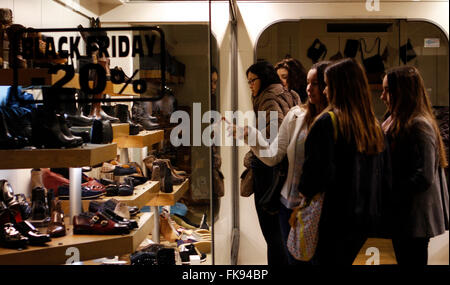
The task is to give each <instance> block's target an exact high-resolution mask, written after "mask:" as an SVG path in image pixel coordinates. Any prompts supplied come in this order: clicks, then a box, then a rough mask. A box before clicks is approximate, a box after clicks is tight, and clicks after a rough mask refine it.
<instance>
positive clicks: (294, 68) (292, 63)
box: [275, 58, 307, 103]
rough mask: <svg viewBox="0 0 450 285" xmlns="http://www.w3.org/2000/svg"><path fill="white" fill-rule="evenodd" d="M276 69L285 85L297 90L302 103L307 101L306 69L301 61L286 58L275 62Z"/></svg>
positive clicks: (289, 88)
mask: <svg viewBox="0 0 450 285" xmlns="http://www.w3.org/2000/svg"><path fill="white" fill-rule="evenodd" d="M275 70H276V71H277V74H278V76H279V77H280V79H281V83H283V86H284V87H286V88H287V89H288V90H290V91H292V90H294V91H295V92H297V94H298V95H299V96H300V100H301V101H302V103H306V99H307V94H306V69H305V68H304V67H303V65H302V64H301V62H300V61H298V60H296V59H295V58H285V59H283V60H282V61H280V62H278V63H277V64H275Z"/></svg>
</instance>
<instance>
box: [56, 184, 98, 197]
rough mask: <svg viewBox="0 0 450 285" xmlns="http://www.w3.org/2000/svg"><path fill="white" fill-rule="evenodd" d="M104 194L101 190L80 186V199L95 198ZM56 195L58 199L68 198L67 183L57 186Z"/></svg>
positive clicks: (68, 188) (68, 189)
mask: <svg viewBox="0 0 450 285" xmlns="http://www.w3.org/2000/svg"><path fill="white" fill-rule="evenodd" d="M103 195H104V192H103V191H94V190H92V189H91V188H89V187H86V186H81V200H89V199H96V198H99V197H101V196H103ZM58 197H59V199H60V200H69V198H70V187H69V185H61V186H59V188H58Z"/></svg>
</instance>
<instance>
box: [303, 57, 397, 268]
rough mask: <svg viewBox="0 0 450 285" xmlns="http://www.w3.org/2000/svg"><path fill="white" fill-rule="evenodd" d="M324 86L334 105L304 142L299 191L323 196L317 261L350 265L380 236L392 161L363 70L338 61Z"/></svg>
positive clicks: (348, 61) (330, 68)
mask: <svg viewBox="0 0 450 285" xmlns="http://www.w3.org/2000/svg"><path fill="white" fill-rule="evenodd" d="M325 83H326V84H327V87H326V88H325V91H324V93H325V94H326V95H327V97H328V101H329V104H330V105H329V106H328V107H327V108H326V109H325V110H324V111H323V112H322V114H320V115H319V116H318V117H317V118H318V119H316V121H315V122H314V123H313V125H312V127H311V129H310V132H309V134H308V137H307V138H306V142H305V162H304V164H303V172H302V175H301V178H300V184H299V191H300V192H301V193H302V194H303V195H305V196H306V197H307V198H312V197H313V196H314V195H316V194H317V193H321V192H322V193H324V201H323V207H322V214H321V218H320V222H319V240H318V244H317V248H316V252H315V257H314V259H315V261H316V262H317V263H318V264H319V265H325V264H332V265H335V264H346V265H351V264H352V263H353V261H354V259H355V257H356V256H357V254H358V252H359V250H360V249H361V247H362V246H363V245H364V243H365V241H366V239H367V237H369V236H370V235H371V234H376V233H377V230H378V228H377V226H379V223H380V222H381V213H382V210H381V209H382V207H384V205H382V204H381V200H382V197H383V193H384V191H390V188H391V181H390V160H389V154H388V151H387V148H386V147H387V143H385V139H384V135H383V132H382V130H381V126H380V124H379V122H378V121H377V119H376V117H375V114H374V111H373V107H372V100H371V93H370V90H369V85H368V82H367V77H366V75H365V73H364V70H363V68H362V66H361V65H360V64H359V63H357V62H356V61H355V60H354V59H343V60H340V61H337V62H335V63H333V64H331V65H330V66H328V67H327V69H326V70H325ZM329 111H331V112H333V113H334V115H335V117H336V123H337V124H336V128H334V126H333V123H332V117H331V116H330V114H329V113H328V112H329ZM334 131H337V138H336V140H335V138H334Z"/></svg>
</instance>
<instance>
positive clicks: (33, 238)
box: [16, 221, 51, 245]
mask: <svg viewBox="0 0 450 285" xmlns="http://www.w3.org/2000/svg"><path fill="white" fill-rule="evenodd" d="M16 228H17V230H18V231H19V232H20V233H21V234H22V235H23V236H24V237H27V238H28V241H29V243H30V244H31V245H42V244H44V243H46V242H49V241H51V238H50V235H48V234H43V233H41V232H39V231H38V230H37V229H36V228H35V227H34V226H33V225H32V224H31V223H30V222H29V221H22V222H20V223H17V224H16Z"/></svg>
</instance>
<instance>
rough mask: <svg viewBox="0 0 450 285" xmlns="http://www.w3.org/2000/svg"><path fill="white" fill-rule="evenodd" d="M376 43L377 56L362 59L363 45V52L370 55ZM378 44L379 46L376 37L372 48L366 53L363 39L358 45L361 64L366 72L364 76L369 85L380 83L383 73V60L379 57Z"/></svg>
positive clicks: (379, 42)
mask: <svg viewBox="0 0 450 285" xmlns="http://www.w3.org/2000/svg"><path fill="white" fill-rule="evenodd" d="M377 43H378V50H377V51H378V52H377V54H375V55H373V56H371V57H368V58H366V59H364V52H363V48H362V46H363V44H364V50H365V52H366V53H370V52H371V51H372V50H373V49H374V48H375V46H376V45H377ZM380 44H381V39H380V38H379V37H377V38H376V39H375V43H374V46H373V47H372V48H371V49H370V50H369V51H368V50H367V46H366V41H365V40H364V39H361V44H360V50H361V60H362V63H363V65H364V69H365V70H366V75H367V79H368V81H369V83H374V84H376V83H381V82H382V80H383V79H382V75H383V73H384V69H385V68H384V63H383V58H382V57H381V55H380Z"/></svg>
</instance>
